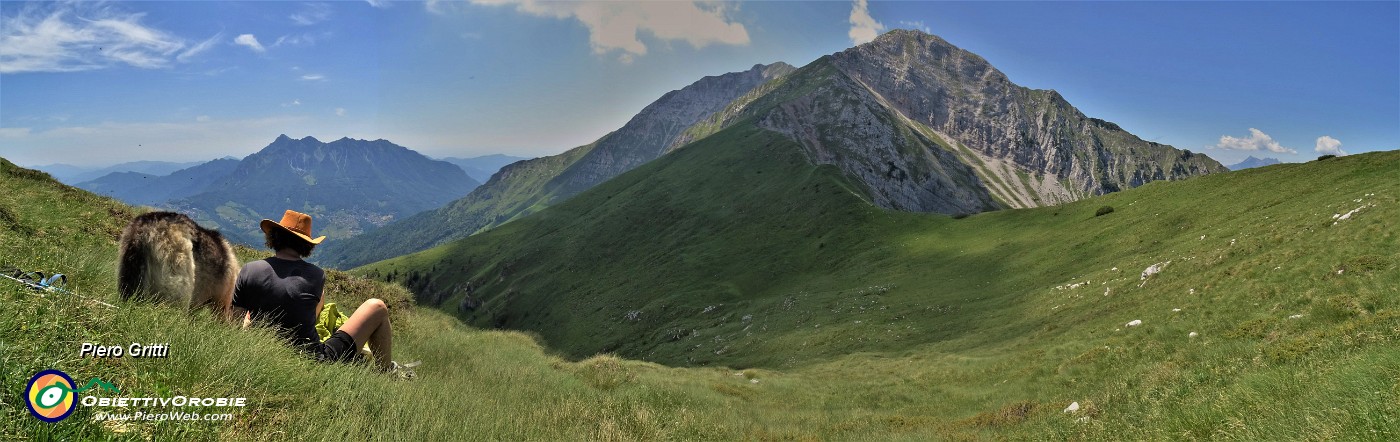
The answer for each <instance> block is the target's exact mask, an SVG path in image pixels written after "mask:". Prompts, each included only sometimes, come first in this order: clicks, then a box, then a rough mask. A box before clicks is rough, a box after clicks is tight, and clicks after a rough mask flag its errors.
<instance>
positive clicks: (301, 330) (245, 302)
mask: <svg viewBox="0 0 1400 442" xmlns="http://www.w3.org/2000/svg"><path fill="white" fill-rule="evenodd" d="M325 285H326V273H325V272H324V271H322V270H321V268H320V267H316V265H315V264H312V263H309V262H306V261H288V260H285V259H281V258H277V257H271V258H267V259H264V260H261V261H253V262H250V263H248V264H246V265H244V266H243V270H240V271H239V272H238V283H237V284H235V285H234V288H233V305H235V306H238V307H239V308H242V309H245V310H248V311H249V312H251V313H252V314H253V320H254V321H261V322H264V323H268V324H272V325H275V326H277V328H278V329H280V330H281V333H282V335H283V336H284V337H286V338H287V339H288V340H289V341H291V342H292V344H293V345H297V346H299V347H307V346H310V345H312V344H315V343H317V342H320V338H319V337H318V336H317V335H316V305H317V304H319V303H320V302H321V292H322V290H323V289H324V288H325Z"/></svg>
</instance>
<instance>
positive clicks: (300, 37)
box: [272, 32, 331, 48]
mask: <svg viewBox="0 0 1400 442" xmlns="http://www.w3.org/2000/svg"><path fill="white" fill-rule="evenodd" d="M330 36H331V33H330V32H322V33H320V34H311V33H304V34H291V35H283V36H281V37H277V41H274V42H272V47H274V48H275V47H278V46H282V45H288V46H312V45H315V44H316V42H317V41H320V40H321V39H323V38H328V37H330Z"/></svg>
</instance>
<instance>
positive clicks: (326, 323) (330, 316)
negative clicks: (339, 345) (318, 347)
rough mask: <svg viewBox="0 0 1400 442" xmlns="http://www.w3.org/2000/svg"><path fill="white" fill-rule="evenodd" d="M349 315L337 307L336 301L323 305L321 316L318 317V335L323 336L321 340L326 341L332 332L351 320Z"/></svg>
mask: <svg viewBox="0 0 1400 442" xmlns="http://www.w3.org/2000/svg"><path fill="white" fill-rule="evenodd" d="M349 319H350V318H349V317H348V316H345V314H344V313H341V312H340V309H337V308H336V306H335V303H334V302H331V303H327V304H326V305H324V306H321V317H320V318H317V319H316V335H317V336H318V337H320V338H321V342H326V340H327V339H330V338H331V333H335V329H337V328H340V326H341V325H344V324H345V321H347V320H349Z"/></svg>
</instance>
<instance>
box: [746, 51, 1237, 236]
mask: <svg viewBox="0 0 1400 442" xmlns="http://www.w3.org/2000/svg"><path fill="white" fill-rule="evenodd" d="M813 64H814V65H815V66H809V67H808V68H812V69H811V71H812V75H820V76H822V77H823V78H822V79H821V81H819V82H818V84H820V86H818V87H816V88H815V89H814V90H812V91H810V92H808V93H799V94H794V95H795V96H792V97H784V98H785V100H779V101H780V102H779V103H777V105H776V107H775V109H774V110H773V111H772V112H770V113H768V114H766V115H764V116H763V119H762V120H761V124H762V125H764V126H765V127H769V128H771V129H774V130H778V131H780V132H784V133H787V134H789V135H790V136H792V137H794V138H795V139H798V140H799V141H801V142H802V143H803V145H804V146H805V147H806V148H807V149H808V151H809V154H810V155H811V157H812V159H813V160H814V161H816V162H818V163H824V164H835V165H837V166H839V167H841V168H842V170H844V171H846V173H847V174H848V175H850V176H852V177H854V178H857V179H858V180H859V181H861V182H863V183H864V184H865V185H866V186H868V187H869V188H870V190H871V197H872V200H873V201H874V202H876V203H877V204H879V205H881V206H884V207H888V208H893V209H900V210H914V211H933V212H943V213H959V212H969V211H980V210H986V209H990V208H993V206H1002V207H1035V206H1042V205H1048V204H1057V203H1061V202H1066V201H1073V200H1077V199H1080V198H1084V197H1087V196H1092V195H1101V194H1104V193H1108V192H1113V191H1117V190H1120V189H1124V188H1129V187H1136V186H1139V185H1142V184H1144V183H1146V182H1149V181H1154V180H1172V179H1181V178H1186V177H1190V176H1195V175H1201V174H1206V173H1213V172H1222V171H1225V168H1224V167H1222V166H1221V165H1220V164H1219V163H1217V162H1215V161H1214V160H1212V159H1210V158H1209V157H1206V156H1204V155H1196V154H1192V153H1190V152H1189V151H1181V150H1177V149H1175V148H1172V147H1171V146H1166V145H1162V144H1157V143H1152V142H1147V141H1143V140H1142V139H1140V138H1138V137H1136V136H1133V135H1132V134H1130V133H1127V132H1125V131H1123V130H1122V129H1121V128H1119V127H1118V126H1117V125H1114V124H1112V123H1109V122H1106V121H1103V120H1098V119H1093V118H1088V117H1086V116H1085V115H1084V114H1083V113H1081V112H1079V110H1078V109H1075V108H1074V107H1073V106H1071V105H1070V104H1069V103H1068V102H1067V101H1065V99H1064V97H1062V96H1060V94H1059V93H1057V92H1055V91H1046V90H1033V89H1028V88H1024V87H1021V86H1018V85H1016V84H1014V83H1012V82H1011V81H1010V80H1009V79H1007V78H1006V75H1004V74H1002V73H1001V72H1000V71H998V70H996V68H993V67H992V66H991V65H990V64H989V63H987V61H986V60H984V59H982V58H981V57H979V56H977V55H976V54H973V53H971V52H967V51H965V50H962V49H959V48H957V47H955V46H953V45H951V44H949V43H948V42H946V41H944V40H943V39H941V38H938V37H936V36H932V35H928V34H924V33H921V32H917V31H907V30H896V31H891V32H889V33H886V34H885V35H882V36H880V37H879V38H877V39H876V40H875V41H873V42H871V43H868V44H864V45H860V46H857V47H854V48H851V49H848V50H846V51H843V52H840V53H837V54H834V55H832V56H830V57H826V58H823V59H821V60H818V61H817V62H815V63H813ZM808 68H804V70H807V69H808ZM843 149H844V150H843ZM953 163H961V166H959V165H957V164H953ZM967 172H971V174H968V173H967ZM987 195H990V196H991V197H992V199H993V200H994V201H995V204H989V201H988V200H987V198H985V196H987Z"/></svg>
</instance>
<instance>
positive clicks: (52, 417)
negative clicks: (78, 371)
mask: <svg viewBox="0 0 1400 442" xmlns="http://www.w3.org/2000/svg"><path fill="white" fill-rule="evenodd" d="M76 396H77V395H76V394H74V393H73V378H70V377H68V373H64V372H61V371H58V370H44V371H41V372H39V373H38V374H35V375H34V377H33V378H30V379H29V385H28V386H26V387H24V399H25V405H28V406H29V413H30V414H33V415H34V417H36V418H39V420H41V421H44V422H58V421H61V420H63V419H65V418H67V417H68V415H70V414H73V410H74V409H77V407H75V406H74V402H76V401H77V397H76Z"/></svg>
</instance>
